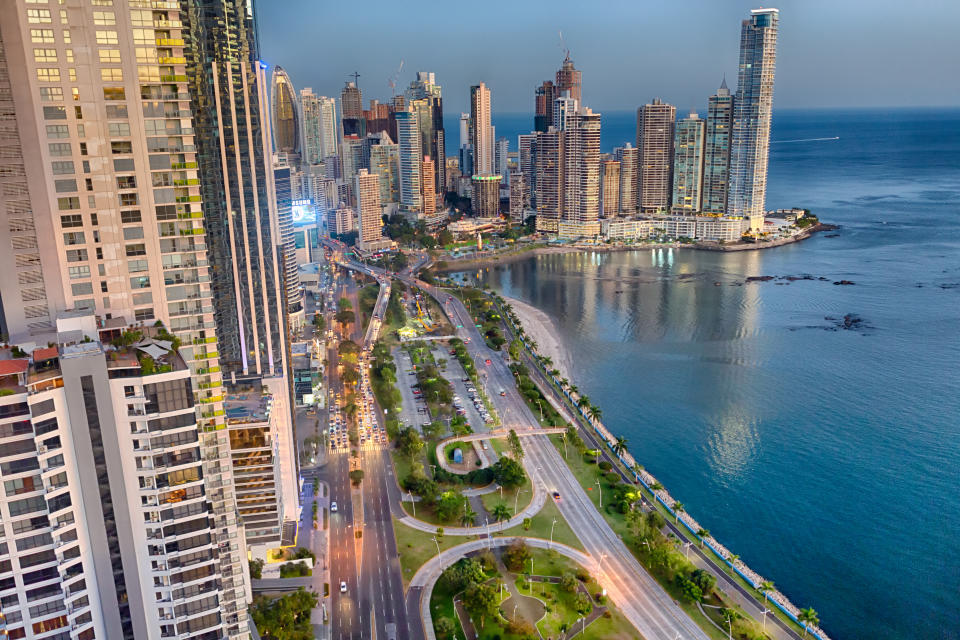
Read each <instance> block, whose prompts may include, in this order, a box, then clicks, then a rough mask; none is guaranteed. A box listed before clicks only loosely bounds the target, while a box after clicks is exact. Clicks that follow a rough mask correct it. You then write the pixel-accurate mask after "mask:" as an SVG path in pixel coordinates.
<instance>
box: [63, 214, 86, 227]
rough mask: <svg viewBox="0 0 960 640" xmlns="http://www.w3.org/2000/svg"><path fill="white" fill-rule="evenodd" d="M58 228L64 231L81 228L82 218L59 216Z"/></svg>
mask: <svg viewBox="0 0 960 640" xmlns="http://www.w3.org/2000/svg"><path fill="white" fill-rule="evenodd" d="M60 226H61V227H63V228H64V229H74V228H76V227H82V226H83V216H81V215H79V214H77V215H69V216H60Z"/></svg>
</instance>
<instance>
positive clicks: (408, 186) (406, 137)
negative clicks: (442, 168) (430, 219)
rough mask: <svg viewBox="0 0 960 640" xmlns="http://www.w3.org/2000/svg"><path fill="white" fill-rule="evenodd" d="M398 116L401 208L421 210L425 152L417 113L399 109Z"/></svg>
mask: <svg viewBox="0 0 960 640" xmlns="http://www.w3.org/2000/svg"><path fill="white" fill-rule="evenodd" d="M396 116H397V136H398V140H397V145H398V148H399V152H400V208H401V209H402V210H403V211H407V212H420V211H422V209H423V200H422V186H421V180H422V178H421V170H422V162H423V153H422V151H421V147H420V141H421V138H420V128H419V125H418V121H417V115H416V114H415V113H413V112H412V111H399V112H397V114H396Z"/></svg>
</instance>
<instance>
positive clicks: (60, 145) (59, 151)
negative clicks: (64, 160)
mask: <svg viewBox="0 0 960 640" xmlns="http://www.w3.org/2000/svg"><path fill="white" fill-rule="evenodd" d="M47 147H48V148H49V150H50V155H51V156H69V155H73V151H72V150H71V149H70V143H69V142H51V143H50V144H48V145H47Z"/></svg>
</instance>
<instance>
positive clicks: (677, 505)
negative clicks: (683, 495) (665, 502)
mask: <svg viewBox="0 0 960 640" xmlns="http://www.w3.org/2000/svg"><path fill="white" fill-rule="evenodd" d="M681 512H683V503H682V502H674V503H673V513H674V515H675V516H676V517H677V522H678V523H679V522H680V513H681Z"/></svg>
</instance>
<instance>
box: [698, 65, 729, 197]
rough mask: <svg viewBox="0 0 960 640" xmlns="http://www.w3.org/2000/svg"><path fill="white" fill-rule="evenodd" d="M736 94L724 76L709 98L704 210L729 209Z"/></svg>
mask: <svg viewBox="0 0 960 640" xmlns="http://www.w3.org/2000/svg"><path fill="white" fill-rule="evenodd" d="M733 102H734V100H733V96H732V95H731V94H730V90H729V89H728V88H727V79H726V78H724V79H723V82H722V83H721V84H720V88H719V89H718V90H717V93H716V94H714V95H712V96H710V100H709V101H708V102H707V128H706V134H705V136H704V143H703V157H704V161H703V210H704V211H705V212H707V213H726V212H727V194H728V192H729V188H730V142H731V139H730V138H731V134H732V132H733Z"/></svg>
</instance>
